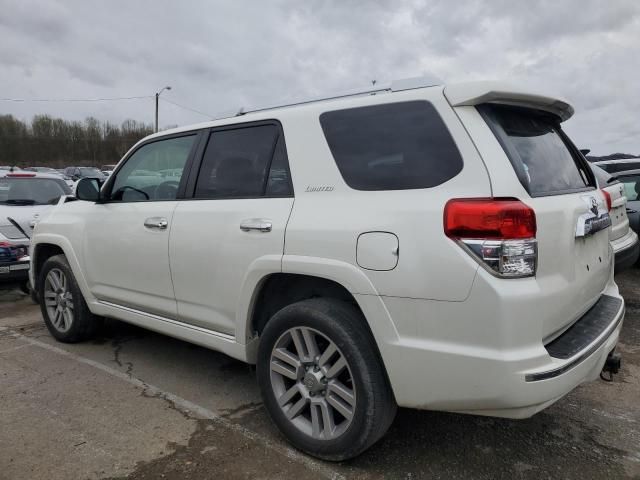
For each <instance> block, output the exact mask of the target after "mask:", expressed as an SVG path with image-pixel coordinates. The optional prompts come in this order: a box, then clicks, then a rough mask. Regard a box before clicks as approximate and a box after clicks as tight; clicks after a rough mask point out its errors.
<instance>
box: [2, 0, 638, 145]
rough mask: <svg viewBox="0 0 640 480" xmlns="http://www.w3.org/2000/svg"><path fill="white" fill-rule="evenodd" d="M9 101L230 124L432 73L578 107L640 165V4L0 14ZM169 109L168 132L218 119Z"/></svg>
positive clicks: (188, 6)
mask: <svg viewBox="0 0 640 480" xmlns="http://www.w3.org/2000/svg"><path fill="white" fill-rule="evenodd" d="M0 12H2V15H0V38H2V42H0V88H1V91H2V93H1V94H0V97H20V98H24V97H26V98H77V97H117V96H135V95H152V94H153V93H154V92H155V91H156V90H157V89H159V88H161V87H162V86H164V85H167V84H170V85H172V87H173V89H172V90H171V91H170V92H166V93H164V94H163V96H164V95H166V98H167V99H168V100H172V101H174V102H177V103H179V104H182V105H186V106H190V107H192V108H194V109H197V110H200V111H204V112H210V113H211V114H216V113H218V112H229V111H235V110H237V109H239V108H240V107H242V106H244V107H248V106H252V105H264V104H271V103H274V102H278V101H286V100H291V99H294V98H301V97H307V96H315V95H319V94H323V93H332V92H336V91H340V90H346V89H350V88H353V87H358V86H365V85H367V84H369V82H370V81H371V80H372V79H377V80H379V81H388V80H391V79H394V78H402V77H409V76H415V75H419V74H421V73H431V74H434V75H437V76H439V77H441V78H443V79H444V80H445V81H447V82H455V81H467V80H476V79H503V80H507V81H511V82H515V83H522V84H525V85H529V86H531V87H534V88H541V89H545V90H549V91H550V92H552V93H557V94H559V95H562V96H565V97H567V98H568V99H569V100H570V101H571V102H572V103H573V104H574V106H575V108H576V112H577V113H576V116H575V117H574V118H573V119H571V120H569V121H568V122H567V125H566V129H567V131H568V132H569V133H570V134H571V135H572V136H573V138H574V139H575V141H576V143H578V145H580V146H584V147H591V148H592V149H593V150H594V151H595V152H597V153H610V152H613V151H628V152H633V153H639V154H640V138H639V137H638V134H639V132H638V128H637V126H636V125H637V120H636V118H637V113H636V112H637V111H638V110H639V109H640V89H639V86H638V85H639V82H638V78H640V66H638V63H637V59H638V58H640V3H639V2H637V1H636V0H610V1H609V2H602V1H600V0H566V1H563V2H555V1H554V2H551V1H544V0H541V1H527V2H513V1H510V0H492V1H479V0H467V1H459V2H450V1H446V0H431V1H427V0H424V1H419V0H397V1H391V0H388V1H387V0H374V1H356V0H342V1H339V0H330V1H304V2H300V1H296V0H276V1H273V2H258V1H248V0H247V1H238V2H222V1H218V2H210V1H207V0H192V1H188V2H180V3H178V2H170V1H167V0H161V1H151V0H143V1H136V2H130V1H124V0H111V1H109V2H86V1H82V0H70V1H65V2H62V1H52V0H50V1H48V2H35V1H32V0H21V1H20V2H14V1H11V0H0ZM0 113H12V114H14V115H17V116H19V117H21V118H30V117H31V116H32V115H33V114H35V113H50V114H52V115H59V116H62V117H65V118H72V119H82V118H84V117H86V116H88V115H93V116H96V117H98V118H104V119H107V120H110V121H116V122H121V121H123V120H124V119H126V118H135V119H137V120H143V121H147V122H150V121H151V120H152V118H153V101H152V99H142V100H131V101H120V102H111V103H91V104H84V103H73V104H65V103H47V104H43V103H20V104H13V103H7V102H0ZM204 119H205V118H204V117H203V116H201V115H198V114H196V113H193V112H190V111H188V110H185V109H181V108H179V107H177V106H174V105H171V104H168V103H166V102H164V103H163V104H162V110H161V124H164V125H175V124H187V123H193V122H197V121H201V120H204Z"/></svg>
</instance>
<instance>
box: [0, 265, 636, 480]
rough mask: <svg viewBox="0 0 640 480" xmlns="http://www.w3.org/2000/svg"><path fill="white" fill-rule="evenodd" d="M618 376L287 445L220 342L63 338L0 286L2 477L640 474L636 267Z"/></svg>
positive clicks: (114, 326) (139, 333) (112, 334)
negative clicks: (348, 440)
mask: <svg viewBox="0 0 640 480" xmlns="http://www.w3.org/2000/svg"><path fill="white" fill-rule="evenodd" d="M618 282H619V284H620V288H621V290H622V292H623V295H624V296H625V298H626V300H627V317H626V320H625V325H624V329H623V332H622V337H621V345H620V346H619V350H620V351H621V353H622V354H623V370H622V372H621V374H620V375H618V376H617V377H616V378H615V380H614V382H613V383H606V382H603V381H597V382H593V383H590V384H587V385H584V386H582V387H580V388H578V389H577V390H576V391H574V392H573V393H572V394H570V395H569V396H568V397H566V398H565V399H563V400H561V401H559V402H558V403H557V404H555V405H553V406H552V407H551V408H549V409H548V410H546V411H544V412H542V413H540V414H538V415H536V416H535V417H533V418H531V419H528V420H519V421H515V420H500V419H491V418H481V417H474V416H468V415H455V414H446V413H436V412H420V411H411V410H400V411H399V413H398V416H397V418H396V421H395V422H394V424H393V426H392V428H391V430H390V432H389V433H388V434H387V436H386V437H385V438H384V439H383V440H382V441H381V442H379V443H378V444H377V445H376V446H375V447H374V448H372V449H371V450H370V451H368V452H367V453H365V454H364V455H362V456H361V457H359V458H358V459H356V460H353V461H350V462H345V463H342V464H330V463H324V462H319V461H316V460H313V459H310V458H309V457H306V456H304V455H302V454H300V453H298V452H296V451H295V450H293V449H291V448H290V447H289V446H288V445H287V443H286V442H284V441H283V440H282V439H281V438H280V436H279V435H278V433H277V432H276V431H275V429H274V427H273V426H272V425H271V424H270V422H269V419H268V418H267V416H266V413H265V412H264V410H263V408H262V405H261V403H260V397H259V394H258V389H257V387H256V382H255V378H254V373H253V372H252V371H251V369H250V368H249V367H248V366H246V365H244V364H242V363H240V362H237V361H235V360H232V359H230V358H228V357H226V356H224V355H222V354H219V353H216V352H212V351H208V350H205V349H202V348H199V347H196V346H193V345H190V344H187V343H184V342H181V341H178V340H173V339H171V338H168V337H164V336H162V335H157V334H154V333H151V332H148V331H145V330H141V329H139V328H135V327H132V326H128V325H126V324H122V323H119V322H115V321H110V322H108V324H107V325H106V327H105V329H104V331H103V332H102V333H101V336H100V337H99V338H98V339H96V340H95V341H93V342H90V343H84V344H78V345H63V344H59V343H56V342H55V341H54V340H53V339H52V338H51V337H50V336H49V334H48V332H47V331H46V329H45V328H44V326H43V324H42V321H41V317H40V312H39V310H38V308H37V307H36V306H34V305H33V304H31V302H30V301H29V300H28V299H27V298H25V297H24V296H22V295H21V294H18V293H16V292H4V293H3V294H2V295H0V478H1V479H24V478H30V479H40V478H42V479H44V478H46V479H51V480H53V479H65V480H66V479H75V478H92V479H93V478H122V477H127V478H134V479H143V478H144V479H158V478H166V479H173V478H176V479H177V478H193V479H201V478H297V479H306V478H363V479H365V478H367V479H368V478H407V479H415V478H447V479H452V478H510V479H511V478H531V479H536V480H539V479H543V478H580V479H591V478H598V479H601V478H640V297H639V295H640V270H633V271H629V272H626V273H623V274H622V275H620V276H619V277H618Z"/></svg>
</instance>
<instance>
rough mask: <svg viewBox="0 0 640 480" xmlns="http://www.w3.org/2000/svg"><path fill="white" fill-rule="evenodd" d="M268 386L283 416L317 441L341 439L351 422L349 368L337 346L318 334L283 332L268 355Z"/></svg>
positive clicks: (303, 329)
mask: <svg viewBox="0 0 640 480" xmlns="http://www.w3.org/2000/svg"><path fill="white" fill-rule="evenodd" d="M270 371H271V387H272V389H273V393H274V395H275V398H276V401H277V403H278V405H279V407H280V409H281V410H282V412H283V413H284V415H285V417H286V418H287V419H288V420H289V421H290V422H291V423H292V424H293V425H295V427H296V428H298V430H300V431H301V432H303V433H304V434H306V435H308V436H310V437H312V438H314V439H318V440H332V439H335V438H337V437H339V436H340V435H342V434H343V433H344V432H345V431H346V430H347V428H348V427H349V425H350V424H351V421H352V420H353V417H354V413H355V411H356V410H355V409H356V391H355V385H354V381H353V376H352V374H351V368H350V367H349V364H348V362H347V360H346V358H345V356H344V355H343V354H342V352H341V351H340V349H339V348H338V347H337V345H336V344H335V343H334V342H333V341H331V340H330V339H329V338H328V337H327V336H326V335H324V334H322V333H320V332H319V331H317V330H315V329H312V328H307V327H296V328H291V329H289V330H287V331H286V332H284V333H283V334H282V335H281V336H280V338H279V339H278V341H277V342H276V343H275V346H274V348H273V350H272V352H271V359H270Z"/></svg>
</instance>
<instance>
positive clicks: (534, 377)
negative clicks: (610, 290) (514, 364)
mask: <svg viewBox="0 0 640 480" xmlns="http://www.w3.org/2000/svg"><path fill="white" fill-rule="evenodd" d="M624 314H625V307H624V304H623V305H622V309H621V310H620V314H619V315H618V319H617V320H615V321H614V322H611V325H610V326H609V328H607V330H605V332H604V333H603V334H602V336H601V337H600V338H599V339H598V340H596V342H595V343H594V344H593V345H592V346H591V347H590V348H588V349H587V350H585V351H583V352H582V353H581V354H579V355H578V356H577V357H575V358H574V359H573V360H571V361H569V362H568V363H565V364H564V365H563V366H561V367H558V368H554V369H553V370H546V371H544V372H536V373H527V374H526V375H525V376H524V380H525V382H539V381H540V380H548V379H549V378H555V377H558V376H560V375H562V374H563V373H566V372H568V371H569V370H571V369H572V368H573V367H575V366H576V365H578V364H579V363H582V362H583V361H584V360H586V359H587V358H588V357H590V356H591V355H593V354H594V353H595V352H596V350H598V349H599V348H600V347H601V346H602V345H603V344H604V343H605V342H606V341H607V340H608V339H609V337H610V336H611V334H612V333H613V332H614V331H615V329H616V328H618V326H619V325H620V323H622V320H623V319H624Z"/></svg>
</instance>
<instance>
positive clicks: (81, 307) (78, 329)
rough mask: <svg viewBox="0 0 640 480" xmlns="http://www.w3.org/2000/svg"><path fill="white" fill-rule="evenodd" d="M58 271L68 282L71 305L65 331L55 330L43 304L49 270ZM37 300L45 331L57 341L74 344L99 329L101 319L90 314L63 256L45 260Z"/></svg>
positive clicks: (39, 276) (89, 336)
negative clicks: (68, 325)
mask: <svg viewBox="0 0 640 480" xmlns="http://www.w3.org/2000/svg"><path fill="white" fill-rule="evenodd" d="M53 269H58V270H60V271H61V272H62V273H63V274H64V275H65V276H66V280H67V282H68V291H69V292H70V293H71V295H72V300H71V302H72V303H73V319H72V321H71V322H70V323H71V325H70V327H69V328H68V329H67V330H66V331H61V329H59V328H57V327H56V326H55V325H54V323H53V319H52V318H50V315H49V312H48V311H47V306H46V304H45V302H46V298H45V293H44V289H45V280H46V279H47V275H48V274H49V272H51V270H53ZM37 290H38V295H37V297H38V300H39V303H40V310H41V311H42V318H43V319H44V323H45V325H46V326H47V329H48V330H49V332H50V333H51V335H52V336H53V337H54V338H55V339H56V340H58V341H60V342H64V343H76V342H81V341H83V340H87V339H89V338H91V337H92V336H93V335H94V334H95V332H96V330H97V329H98V328H99V326H100V323H101V321H102V319H101V318H100V317H97V316H96V315H94V314H92V313H91V311H90V310H89V307H88V306H87V302H85V300H84V297H83V296H82V292H81V291H80V288H79V287H78V284H77V282H76V279H75V277H74V276H73V272H72V271H71V267H70V266H69V262H67V257H65V256H64V255H55V256H53V257H50V258H49V259H47V261H46V262H44V265H43V266H42V269H41V271H40V274H39V275H38V288H37Z"/></svg>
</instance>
